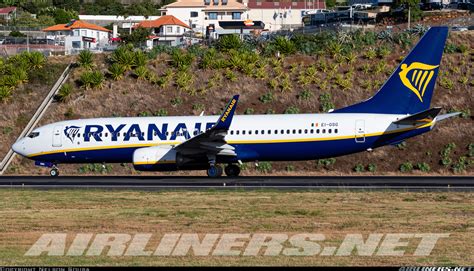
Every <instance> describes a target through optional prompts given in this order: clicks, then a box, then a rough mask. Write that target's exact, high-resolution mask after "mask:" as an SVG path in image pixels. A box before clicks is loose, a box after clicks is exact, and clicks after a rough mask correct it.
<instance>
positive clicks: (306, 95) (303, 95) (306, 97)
mask: <svg viewBox="0 0 474 271" xmlns="http://www.w3.org/2000/svg"><path fill="white" fill-rule="evenodd" d="M312 97H313V93H312V92H311V90H308V89H304V90H303V91H301V93H300V94H299V95H298V99H300V100H303V101H307V100H309V99H311V98H312Z"/></svg>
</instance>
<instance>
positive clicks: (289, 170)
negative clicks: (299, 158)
mask: <svg viewBox="0 0 474 271" xmlns="http://www.w3.org/2000/svg"><path fill="white" fill-rule="evenodd" d="M285 170H286V171H287V172H293V171H295V167H294V166H293V165H287V166H286V167H285Z"/></svg>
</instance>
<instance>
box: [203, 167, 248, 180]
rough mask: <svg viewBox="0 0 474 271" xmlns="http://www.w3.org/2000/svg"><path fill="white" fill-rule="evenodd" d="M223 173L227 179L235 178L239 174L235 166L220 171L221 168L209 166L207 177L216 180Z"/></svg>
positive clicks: (238, 169)
mask: <svg viewBox="0 0 474 271" xmlns="http://www.w3.org/2000/svg"><path fill="white" fill-rule="evenodd" d="M223 172H225V175H227V176H228V177H237V176H239V174H240V168H239V166H237V165H228V166H226V167H225V169H224V170H222V167H220V166H216V165H211V166H210V167H209V169H208V170H207V176H209V177H211V178H218V177H221V176H222V173H223Z"/></svg>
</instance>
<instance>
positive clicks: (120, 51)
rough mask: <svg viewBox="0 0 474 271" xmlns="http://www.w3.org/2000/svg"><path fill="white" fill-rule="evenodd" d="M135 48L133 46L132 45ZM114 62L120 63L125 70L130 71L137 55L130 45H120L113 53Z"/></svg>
mask: <svg viewBox="0 0 474 271" xmlns="http://www.w3.org/2000/svg"><path fill="white" fill-rule="evenodd" d="M132 48H133V47H132ZM111 60H112V62H114V63H118V64H120V65H121V66H122V67H123V68H124V69H125V71H129V70H131V69H132V67H133V66H134V65H135V55H134V53H133V51H132V49H131V48H130V47H127V46H120V47H119V48H117V49H116V50H115V51H114V52H113V53H112V55H111Z"/></svg>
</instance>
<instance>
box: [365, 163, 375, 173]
mask: <svg viewBox="0 0 474 271" xmlns="http://www.w3.org/2000/svg"><path fill="white" fill-rule="evenodd" d="M367 170H368V171H369V172H375V171H376V170H377V166H376V165H375V164H369V165H368V166H367Z"/></svg>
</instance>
